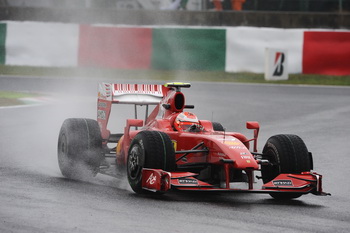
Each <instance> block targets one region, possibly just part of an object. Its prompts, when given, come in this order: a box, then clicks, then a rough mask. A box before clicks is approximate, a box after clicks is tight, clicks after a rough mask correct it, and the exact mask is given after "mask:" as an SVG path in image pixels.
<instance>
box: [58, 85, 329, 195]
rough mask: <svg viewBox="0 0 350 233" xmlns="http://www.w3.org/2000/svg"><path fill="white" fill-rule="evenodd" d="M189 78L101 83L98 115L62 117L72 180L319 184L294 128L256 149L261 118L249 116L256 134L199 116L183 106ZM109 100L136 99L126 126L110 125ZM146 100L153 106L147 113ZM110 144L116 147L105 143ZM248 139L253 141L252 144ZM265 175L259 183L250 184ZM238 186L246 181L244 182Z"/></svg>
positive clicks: (208, 186)
mask: <svg viewBox="0 0 350 233" xmlns="http://www.w3.org/2000/svg"><path fill="white" fill-rule="evenodd" d="M190 86H191V85H190V84H189V83H167V84H165V85H150V84H110V83H101V84H100V86H99V93H98V103H97V105H98V106H97V121H96V120H92V119H84V118H70V119H66V120H65V121H64V123H63V125H62V127H61V130H60V133H59V139H58V163H59V167H60V170H61V172H62V174H63V175H64V176H65V177H68V178H71V179H83V180H84V179H87V178H90V177H92V176H94V175H96V174H97V173H102V174H106V175H111V176H115V177H119V176H120V174H123V173H124V174H126V176H127V179H128V182H129V184H130V186H131V188H132V189H133V190H134V191H135V192H136V193H140V194H141V193H150V194H151V193H158V194H159V193H165V192H167V191H168V190H170V189H176V190H183V191H207V192H208V191H211V192H213V191H215V192H219V191H224V192H246V193H268V194H270V195H271V196H272V197H274V198H276V199H291V198H298V197H300V196H301V195H304V194H308V193H312V194H315V195H327V193H325V192H323V191H322V176H321V175H320V174H318V173H316V172H313V171H311V170H312V169H313V160H312V154H311V153H310V152H309V151H308V149H307V147H306V146H305V143H304V142H303V140H302V139H301V138H300V137H298V136H296V135H291V134H280V135H275V136H272V137H270V138H269V139H268V140H267V142H266V144H265V146H264V148H263V151H262V152H260V153H258V151H257V140H258V134H259V123H258V122H247V123H246V127H247V128H248V129H251V130H253V132H254V133H253V135H254V136H253V138H252V139H248V138H247V137H246V136H245V135H243V134H241V133H237V132H227V131H226V130H225V129H224V127H223V126H222V125H221V124H220V123H217V122H211V121H208V120H198V119H197V117H196V116H195V115H194V114H192V113H190V112H186V111H184V109H193V108H194V106H193V105H187V104H186V103H185V96H184V94H183V93H182V91H181V89H182V88H189V87H190ZM112 104H131V105H134V106H135V119H127V120H126V126H125V128H124V132H123V133H111V132H110V130H109V129H107V126H108V122H109V117H110V113H111V109H112ZM150 105H155V107H154V109H153V111H152V112H151V113H150V114H148V109H149V106H150ZM137 106H145V108H146V109H145V115H146V117H145V119H137ZM112 143H114V144H115V145H116V147H110V144H112ZM250 144H252V145H250ZM254 172H259V174H261V176H254ZM256 179H262V181H263V185H262V187H261V188H255V187H254V186H255V185H256V184H257V182H256ZM242 186H243V187H242Z"/></svg>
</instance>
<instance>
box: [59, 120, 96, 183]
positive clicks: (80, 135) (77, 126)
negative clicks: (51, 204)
mask: <svg viewBox="0 0 350 233" xmlns="http://www.w3.org/2000/svg"><path fill="white" fill-rule="evenodd" d="M57 155H58V165H59V167H60V170H61V172H62V175H64V176H65V177H67V178H70V179H76V180H88V179H90V178H91V177H93V176H95V175H96V174H97V172H98V170H99V167H100V163H101V161H102V160H103V154H102V137H101V133H100V128H99V126H98V123H97V121H95V120H92V119H82V118H70V119H66V120H65V121H64V122H63V124H62V127H61V130H60V134H59V137H58V147H57Z"/></svg>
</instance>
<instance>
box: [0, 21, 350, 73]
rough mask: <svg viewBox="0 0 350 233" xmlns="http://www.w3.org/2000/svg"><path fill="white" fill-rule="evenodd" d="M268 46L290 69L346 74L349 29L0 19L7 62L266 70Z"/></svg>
mask: <svg viewBox="0 0 350 233" xmlns="http://www.w3.org/2000/svg"><path fill="white" fill-rule="evenodd" d="M266 48H278V49H283V50H286V51H287V52H288V70H289V73H305V74H328V75H348V74H350V30H330V29H281V28H262V27H198V26H196V27H195V26H187V27H185V26H178V27H175V26H148V27H146V26H145V27H140V26H111V25H89V24H66V23H42V22H19V21H3V22H0V63H1V64H5V65H21V66H44V67H102V68H118V69H161V70H218V71H226V72H255V73H264V66H265V49H266Z"/></svg>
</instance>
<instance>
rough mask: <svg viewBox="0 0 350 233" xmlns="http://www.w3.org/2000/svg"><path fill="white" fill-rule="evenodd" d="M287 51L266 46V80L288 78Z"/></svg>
mask: <svg viewBox="0 0 350 233" xmlns="http://www.w3.org/2000/svg"><path fill="white" fill-rule="evenodd" d="M287 64H288V61H287V51H286V50H283V49H273V48H266V51H265V80H288V66H287Z"/></svg>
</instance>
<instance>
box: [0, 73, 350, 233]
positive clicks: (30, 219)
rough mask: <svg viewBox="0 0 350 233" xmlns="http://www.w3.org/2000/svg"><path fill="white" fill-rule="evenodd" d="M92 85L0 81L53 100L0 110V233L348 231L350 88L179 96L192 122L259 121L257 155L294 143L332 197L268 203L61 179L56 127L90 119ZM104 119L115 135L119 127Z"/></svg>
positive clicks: (202, 90) (208, 90)
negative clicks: (270, 143) (275, 138)
mask: <svg viewBox="0 0 350 233" xmlns="http://www.w3.org/2000/svg"><path fill="white" fill-rule="evenodd" d="M129 82H133V81H129ZM134 82H137V81H134ZM96 85H97V81H96V80H89V81H84V82H81V81H79V80H75V81H70V80H68V79H67V80H55V79H36V78H24V79H22V78H7V77H0V89H1V90H17V91H36V92H44V93H53V97H54V99H55V100H56V102H55V103H53V104H50V105H46V106H36V107H28V106H27V107H18V108H5V109H0V132H1V136H0V137H1V138H0V151H1V152H0V232H96V233H97V232H349V229H350V181H349V177H350V168H349V164H350V154H349V151H350V144H349V139H350V136H349V135H350V127H349V125H350V88H335V87H304V86H270V85H245V84H227V83H225V84H221V83H217V84H214V83H193V85H192V88H191V89H190V90H184V93H185V95H186V97H187V104H194V105H195V106H196V108H195V109H194V111H193V112H195V113H196V114H197V115H198V116H199V117H200V118H201V119H208V120H211V119H212V118H213V119H214V121H217V122H221V123H222V124H223V125H224V126H225V127H226V128H227V129H228V130H232V131H241V132H243V133H244V134H246V135H249V136H251V135H252V132H249V131H248V130H246V129H245V128H244V127H245V121H246V120H257V121H259V122H260V125H261V131H260V132H261V133H260V143H259V148H260V149H261V148H262V147H263V145H264V143H265V141H266V140H267V138H268V137H269V136H272V135H274V134H279V133H292V134H297V135H299V136H301V137H302V138H303V139H304V141H305V142H306V144H307V146H308V148H309V150H310V151H312V152H313V154H314V167H315V170H316V171H317V172H319V173H321V174H323V175H324V189H325V191H328V192H331V193H332V196H331V197H329V196H328V197H318V196H314V195H311V194H309V195H306V196H303V197H301V198H299V199H297V200H293V201H287V202H278V201H275V200H273V199H271V198H270V197H269V196H268V195H266V194H261V195H259V194H232V193H231V194H223V193H221V194H204V193H195V194H191V193H190V194H188V193H179V192H171V193H168V194H166V195H164V196H161V197H145V196H138V195H136V194H134V193H133V192H131V191H130V188H129V187H128V184H127V182H126V181H125V180H123V179H114V178H110V177H106V176H103V175H98V176H97V177H96V178H95V179H94V180H92V181H91V182H88V183H83V182H76V181H70V180H67V179H65V178H63V177H62V176H61V174H60V172H59V169H58V165H57V159H56V144H57V137H58V131H59V128H60V125H61V123H62V121H63V120H64V119H65V118H68V117H88V118H95V114H96V94H97V91H96V90H97V86H96ZM113 119H114V120H113V123H114V124H115V127H117V128H120V129H121V127H123V122H120V120H119V119H118V116H115V117H114V118H113Z"/></svg>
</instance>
